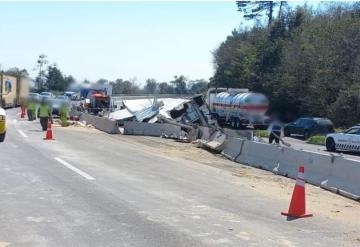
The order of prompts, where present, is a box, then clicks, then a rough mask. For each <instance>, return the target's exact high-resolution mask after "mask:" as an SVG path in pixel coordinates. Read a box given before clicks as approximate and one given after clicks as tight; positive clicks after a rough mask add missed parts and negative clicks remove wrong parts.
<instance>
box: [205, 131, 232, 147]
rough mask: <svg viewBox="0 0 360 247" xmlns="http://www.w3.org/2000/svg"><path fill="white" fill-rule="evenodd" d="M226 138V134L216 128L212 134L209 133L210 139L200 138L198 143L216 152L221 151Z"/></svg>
mask: <svg viewBox="0 0 360 247" xmlns="http://www.w3.org/2000/svg"><path fill="white" fill-rule="evenodd" d="M226 138H227V136H226V134H224V133H223V132H221V131H218V130H217V131H215V132H214V133H213V134H211V136H210V137H209V139H210V140H200V143H201V145H203V146H205V147H207V148H210V149H212V150H215V151H217V152H221V151H223V149H224V143H225V140H226Z"/></svg>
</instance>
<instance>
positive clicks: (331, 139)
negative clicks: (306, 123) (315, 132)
mask: <svg viewBox="0 0 360 247" xmlns="http://www.w3.org/2000/svg"><path fill="white" fill-rule="evenodd" d="M325 146H326V150H328V151H330V152H336V151H337V150H343V151H352V152H360V124H358V125H355V126H353V127H351V128H349V129H347V130H345V131H344V132H341V133H333V134H328V135H327V136H326V139H325Z"/></svg>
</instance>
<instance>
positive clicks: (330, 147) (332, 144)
mask: <svg viewBox="0 0 360 247" xmlns="http://www.w3.org/2000/svg"><path fill="white" fill-rule="evenodd" d="M325 145H326V150H327V151H329V152H335V151H336V146H335V141H334V139H333V138H331V137H330V138H328V139H326V144H325Z"/></svg>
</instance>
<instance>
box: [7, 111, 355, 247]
mask: <svg viewBox="0 0 360 247" xmlns="http://www.w3.org/2000/svg"><path fill="white" fill-rule="evenodd" d="M7 113H8V133H7V138H6V140H5V143H2V144H0V174H1V179H0V195H1V199H2V200H1V203H0V219H1V220H0V229H1V230H0V246H146V247H147V246H171V247H175V246H187V247H188V246H334V245H335V246H357V245H358V244H359V240H358V239H356V238H355V239H354V237H353V235H354V234H355V235H356V234H357V233H358V231H359V229H354V228H353V226H351V225H347V224H346V223H344V222H340V221H337V220H336V219H333V218H330V217H323V216H321V215H318V216H315V217H312V218H307V219H298V220H288V219H286V218H285V217H283V216H281V215H280V211H281V210H282V209H287V207H288V202H284V201H283V200H279V199H276V198H271V197H266V196H262V194H259V193H257V192H256V191H255V190H249V189H248V187H247V185H246V184H245V183H243V181H245V180H242V178H240V177H237V176H233V174H231V173H230V172H227V171H226V170H221V169H218V168H216V167H214V166H210V165H206V164H203V163H201V161H199V162H196V161H193V160H190V159H185V158H179V157H171V155H168V156H167V157H166V156H164V155H158V154H157V153H155V152H149V151H148V150H143V148H142V147H141V146H138V145H136V144H134V143H133V142H127V141H126V139H125V138H118V137H117V136H110V135H107V134H104V133H100V132H97V131H88V130H87V129H82V128H60V127H55V128H54V134H55V138H56V140H55V141H44V140H43V139H42V138H43V137H44V135H45V133H44V132H42V131H40V124H39V123H38V122H28V121H24V120H20V119H19V117H18V115H17V113H18V110H17V109H13V110H8V111H7ZM187 145H189V144H187ZM219 159H221V158H219ZM229 162H230V161H229ZM322 193H329V192H322ZM334 196H336V197H339V196H337V195H334ZM344 200H345V199H344Z"/></svg>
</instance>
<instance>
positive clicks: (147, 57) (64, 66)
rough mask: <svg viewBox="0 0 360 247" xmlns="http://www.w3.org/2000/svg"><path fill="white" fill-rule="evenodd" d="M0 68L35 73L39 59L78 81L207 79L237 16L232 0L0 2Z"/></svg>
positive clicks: (237, 22) (240, 19)
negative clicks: (216, 51) (43, 57)
mask: <svg viewBox="0 0 360 247" xmlns="http://www.w3.org/2000/svg"><path fill="white" fill-rule="evenodd" d="M0 8H1V15H0V36H1V43H0V44H1V45H0V64H1V65H2V68H3V69H7V68H9V67H14V66H16V67H19V68H26V69H27V70H28V71H29V72H30V74H31V76H33V77H35V76H36V71H35V70H34V68H35V67H36V61H37V57H38V55H39V54H42V53H44V54H46V55H47V56H48V59H49V61H50V62H52V63H56V64H57V65H58V66H59V68H60V69H61V70H62V71H63V73H65V74H67V75H68V74H71V75H73V76H75V78H77V79H78V80H83V79H84V78H87V79H90V80H97V79H99V78H106V79H109V80H114V79H116V78H123V79H128V78H133V77H136V78H137V79H138V81H139V82H143V81H144V80H145V79H147V78H155V79H157V80H159V81H168V80H171V79H172V78H173V76H174V75H179V74H184V75H185V76H187V77H189V78H190V79H198V78H205V79H208V78H209V77H211V76H212V75H213V64H212V54H211V52H212V51H213V50H214V49H215V48H216V47H218V45H219V44H220V43H221V42H222V41H223V40H224V39H225V38H226V36H227V35H228V34H230V33H231V31H232V30H233V29H234V28H236V27H239V26H240V25H241V23H242V18H241V16H240V14H239V12H237V11H236V4H235V3H234V1H231V2H207V3H205V2H178V3H175V2H132V3H130V2H110V3H99V2H98V3H94V2H90V3H86V2H79V3H71V2H62V3H49V2H38V3H21V2H15V3H6V2H0Z"/></svg>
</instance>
